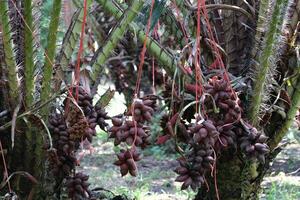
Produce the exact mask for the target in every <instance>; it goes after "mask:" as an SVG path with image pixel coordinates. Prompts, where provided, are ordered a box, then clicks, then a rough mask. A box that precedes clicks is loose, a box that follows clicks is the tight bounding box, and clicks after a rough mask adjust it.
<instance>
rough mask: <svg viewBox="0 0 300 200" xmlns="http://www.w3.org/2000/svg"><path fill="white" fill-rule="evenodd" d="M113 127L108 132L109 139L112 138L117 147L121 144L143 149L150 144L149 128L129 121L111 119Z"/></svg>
mask: <svg viewBox="0 0 300 200" xmlns="http://www.w3.org/2000/svg"><path fill="white" fill-rule="evenodd" d="M112 122H113V126H112V127H111V128H110V129H109V130H108V132H109V133H110V136H109V137H110V138H114V139H115V141H114V144H115V145H116V146H117V145H119V144H120V143H121V142H125V143H126V144H128V145H133V142H134V145H135V146H138V147H142V148H145V147H146V146H147V145H149V144H150V138H149V136H150V134H149V128H148V127H146V126H143V125H142V124H140V123H135V122H134V121H131V120H122V119H118V118H113V119H112Z"/></svg>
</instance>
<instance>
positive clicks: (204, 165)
mask: <svg viewBox="0 0 300 200" xmlns="http://www.w3.org/2000/svg"><path fill="white" fill-rule="evenodd" d="M185 89H186V91H187V92H188V93H189V94H192V95H196V92H198V94H200V92H201V91H200V89H199V87H198V88H197V87H195V86H194V85H191V84H186V86H185ZM202 97H203V98H201V100H200V104H201V106H202V107H203V109H201V112H203V113H202V114H198V115H196V117H195V122H193V123H190V124H189V125H187V126H188V138H189V139H188V140H186V141H185V142H184V143H185V144H187V145H188V148H187V149H188V152H186V153H184V155H183V156H182V157H181V158H179V159H178V161H179V164H180V166H179V167H178V168H177V169H176V170H175V172H176V173H177V174H179V176H178V177H177V179H176V181H178V182H183V184H182V189H187V188H188V187H191V188H192V189H193V190H196V189H197V188H198V187H200V186H201V185H202V184H203V183H204V180H205V175H206V174H207V173H213V172H214V170H216V169H215V168H214V166H215V162H216V161H217V155H218V154H221V153H222V151H224V150H227V149H228V148H235V149H237V148H240V149H241V151H242V152H243V153H244V154H245V156H246V157H248V158H256V159H258V160H259V161H260V162H262V163H263V162H264V161H265V155H266V154H267V153H268V152H269V147H268V146H267V145H266V144H265V142H266V140H267V137H266V136H264V135H263V134H262V133H260V132H258V131H257V130H256V129H255V128H254V127H252V126H251V125H250V124H248V123H246V122H245V121H244V120H243V119H242V116H243V112H242V108H241V106H240V101H239V99H238V97H237V94H236V93H235V91H234V90H233V89H232V88H231V85H230V82H229V81H227V80H225V79H224V78H222V77H221V76H213V77H212V78H210V79H209V80H208V83H207V84H205V85H204V95H203V96H202ZM179 117H183V116H179ZM180 121H181V120H180Z"/></svg>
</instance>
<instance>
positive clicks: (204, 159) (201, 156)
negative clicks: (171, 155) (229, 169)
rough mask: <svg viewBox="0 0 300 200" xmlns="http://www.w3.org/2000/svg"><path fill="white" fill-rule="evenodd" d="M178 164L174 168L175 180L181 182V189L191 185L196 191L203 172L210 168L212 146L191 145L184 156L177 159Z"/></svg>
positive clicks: (211, 164) (201, 182)
mask: <svg viewBox="0 0 300 200" xmlns="http://www.w3.org/2000/svg"><path fill="white" fill-rule="evenodd" d="M178 161H179V164H180V166H179V167H177V168H176V169H175V172H176V173H177V174H179V176H178V177H177V178H176V179H175V181H178V182H183V184H182V186H181V189H182V190H185V189H187V188H188V187H191V188H192V189H193V190H194V191H196V190H197V189H198V188H199V187H201V185H202V184H203V183H204V180H205V174H206V173H207V172H210V171H211V170H212V166H213V162H214V158H213V150H212V148H211V147H210V148H203V147H199V146H197V145H196V146H193V147H192V151H191V152H190V153H188V154H187V156H186V158H179V159H178Z"/></svg>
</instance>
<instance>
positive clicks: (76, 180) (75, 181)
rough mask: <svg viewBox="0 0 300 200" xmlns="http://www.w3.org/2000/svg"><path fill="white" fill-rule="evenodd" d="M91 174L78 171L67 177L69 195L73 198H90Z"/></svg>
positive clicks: (77, 199)
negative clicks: (89, 180)
mask: <svg viewBox="0 0 300 200" xmlns="http://www.w3.org/2000/svg"><path fill="white" fill-rule="evenodd" d="M88 179H89V176H88V175H85V174H83V173H76V174H75V175H74V176H73V177H67V178H66V183H65V186H66V187H67V192H68V197H69V198H71V199H73V200H81V199H89V197H90V196H91V192H90V190H89V185H90V184H89V183H88Z"/></svg>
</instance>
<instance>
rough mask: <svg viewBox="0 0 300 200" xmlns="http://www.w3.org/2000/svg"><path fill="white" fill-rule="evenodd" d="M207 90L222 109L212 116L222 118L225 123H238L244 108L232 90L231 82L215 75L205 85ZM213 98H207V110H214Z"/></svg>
mask: <svg viewBox="0 0 300 200" xmlns="http://www.w3.org/2000/svg"><path fill="white" fill-rule="evenodd" d="M204 89H205V91H206V92H207V93H208V94H210V95H211V97H213V101H214V102H215V104H216V106H217V107H218V108H219V109H220V112H219V113H217V115H216V114H215V113H211V117H212V118H216V119H221V120H223V121H224V124H233V123H237V122H238V121H239V119H240V118H241V113H242V109H241V107H240V100H239V99H238V97H237V96H236V95H235V91H233V90H232V88H231V85H230V82H229V81H226V80H225V79H224V78H220V77H218V76H214V77H212V78H211V79H209V81H208V84H206V85H204ZM211 102H212V99H211V98H208V97H207V98H205V105H206V106H207V105H209V106H207V108H208V109H207V110H213V104H212V103H211Z"/></svg>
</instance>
